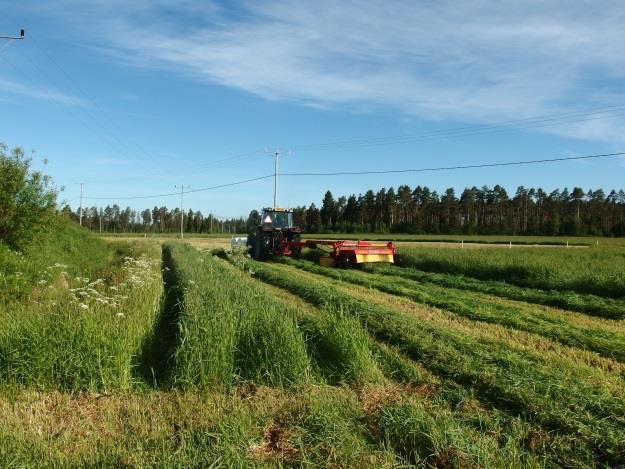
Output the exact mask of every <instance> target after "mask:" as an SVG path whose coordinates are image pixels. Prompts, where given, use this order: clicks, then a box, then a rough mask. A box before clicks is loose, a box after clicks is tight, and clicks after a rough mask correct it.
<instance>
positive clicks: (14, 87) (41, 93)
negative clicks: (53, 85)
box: [0, 77, 87, 107]
mask: <svg viewBox="0 0 625 469" xmlns="http://www.w3.org/2000/svg"><path fill="white" fill-rule="evenodd" d="M0 93H7V94H12V95H20V96H27V97H29V98H34V99H43V100H47V101H52V102H55V103H57V104H62V105H64V106H81V107H82V106H85V105H86V104H87V103H86V102H85V100H84V99H81V98H78V97H75V96H71V95H68V94H65V93H61V92H58V91H54V90H51V89H47V88H43V87H35V86H30V85H26V84H24V83H18V82H15V81H12V80H9V79H6V78H2V77H0ZM14 102H15V101H14Z"/></svg>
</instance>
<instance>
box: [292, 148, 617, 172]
mask: <svg viewBox="0 0 625 469" xmlns="http://www.w3.org/2000/svg"><path fill="white" fill-rule="evenodd" d="M623 155H625V152H619V153H605V154H601V155H586V156H566V157H561V158H544V159H540V160H524V161H509V162H503V163H480V164H469V165H459V166H439V167H433V168H416V169H389V170H384V171H338V172H328V173H281V174H280V175H281V176H360V175H365V174H397V173H423V172H430V171H450V170H457V169H473V168H493V167H498V166H518V165H527V164H538V163H555V162H559V161H572V160H587V159H592V158H607V157H613V156H623Z"/></svg>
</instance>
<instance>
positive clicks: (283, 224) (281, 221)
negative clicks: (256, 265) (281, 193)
mask: <svg viewBox="0 0 625 469" xmlns="http://www.w3.org/2000/svg"><path fill="white" fill-rule="evenodd" d="M301 233H302V230H301V229H300V228H299V227H297V226H294V224H293V212H292V211H289V210H285V209H283V208H275V209H272V208H264V209H263V211H262V215H261V219H260V224H259V225H258V226H257V227H255V228H254V229H253V230H252V232H251V233H250V234H249V235H248V237H247V246H248V248H249V251H250V254H251V255H252V257H253V258H254V259H256V260H265V259H267V258H269V257H273V256H280V255H282V256H293V255H294V256H296V257H297V256H299V254H300V253H301V252H302V248H301V247H298V246H293V243H296V242H299V241H300V238H301Z"/></svg>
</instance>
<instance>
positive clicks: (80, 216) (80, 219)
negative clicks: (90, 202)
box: [79, 182, 83, 226]
mask: <svg viewBox="0 0 625 469" xmlns="http://www.w3.org/2000/svg"><path fill="white" fill-rule="evenodd" d="M82 185H83V183H82V182H81V183H80V215H79V224H80V226H82Z"/></svg>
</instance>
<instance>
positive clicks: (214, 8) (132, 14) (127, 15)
mask: <svg viewBox="0 0 625 469" xmlns="http://www.w3.org/2000/svg"><path fill="white" fill-rule="evenodd" d="M64 3H71V4H72V5H73V7H74V8H69V7H68V8H66V9H64V11H74V13H72V14H73V15H75V16H76V19H77V21H78V19H79V22H80V23H81V24H83V25H84V26H85V27H86V28H88V34H91V35H95V36H92V37H96V38H97V41H98V47H103V48H106V49H107V50H108V51H109V53H113V54H115V55H116V56H118V57H123V58H124V59H125V60H127V61H128V62H130V63H133V64H135V65H139V66H154V67H160V68H164V69H168V70H171V71H172V72H175V73H181V74H183V75H185V76H187V77H189V78H192V79H195V80H203V81H207V82H210V83H216V84H219V85H224V86H228V87H233V88H237V89H241V90H245V91H247V92H249V93H253V94H255V95H258V96H261V97H263V98H266V99H269V100H288V101H295V102H299V103H302V104H305V105H310V106H316V107H334V106H336V107H338V106H341V107H348V108H349V109H353V110H359V111H361V110H362V109H377V108H380V107H384V108H386V109H394V110H397V111H399V112H400V113H402V114H404V115H409V116H419V117H421V118H425V119H430V120H452V121H454V120H455V121H477V122H493V121H497V120H508V119H519V118H524V117H530V116H536V115H544V114H553V113H558V112H566V111H569V110H572V109H583V108H585V107H596V106H610V105H615V104H625V86H624V85H623V80H622V79H623V78H624V77H625V54H623V52H622V51H623V50H625V28H623V24H625V21H624V20H625V4H624V3H623V2H622V1H612V0H608V1H604V2H601V7H599V6H598V5H597V3H596V2H591V1H587V2H586V1H580V2H573V3H571V2H566V1H555V0H551V1H548V0H547V1H536V0H527V1H524V2H516V1H508V2H491V1H486V0H484V1H481V0H475V1H467V2H450V1H446V2H445V1H443V2H412V1H406V2H403V1H395V2H387V1H373V0H372V1H368V2H356V1H342V2H336V1H329V0H326V1H323V0H322V1H318V2H306V1H294V0H291V1H267V2H244V3H241V4H238V5H237V6H236V7H228V9H226V8H225V7H220V6H219V5H218V4H217V3H207V2H201V1H197V2H194V1H191V0H185V1H184V2H183V3H181V2H179V1H173V0H159V1H157V2H148V1H146V0H140V1H136V2H121V1H117V0H115V1H104V0H92V1H90V2H79V3H78V4H77V3H74V2H64ZM622 129H623V120H622V119H611V120H595V121H589V122H585V123H573V124H568V125H566V126H560V127H557V128H549V130H550V131H552V132H558V133H563V134H566V135H572V136H578V137H581V138H587V139H608V140H611V139H622V138H623V137H622V135H623V132H622Z"/></svg>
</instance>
